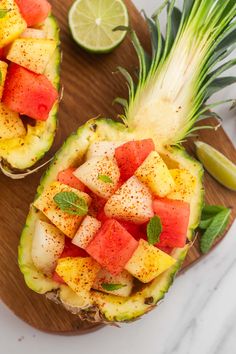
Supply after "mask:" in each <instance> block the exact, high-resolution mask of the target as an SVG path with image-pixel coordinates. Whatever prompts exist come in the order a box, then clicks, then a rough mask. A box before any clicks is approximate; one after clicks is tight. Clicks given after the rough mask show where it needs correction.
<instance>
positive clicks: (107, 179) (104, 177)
mask: <svg viewBox="0 0 236 354" xmlns="http://www.w3.org/2000/svg"><path fill="white" fill-rule="evenodd" d="M98 179H99V180H100V181H102V182H104V183H113V182H112V179H111V178H110V177H109V176H107V175H98Z"/></svg>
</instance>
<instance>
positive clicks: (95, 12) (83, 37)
mask: <svg viewBox="0 0 236 354" xmlns="http://www.w3.org/2000/svg"><path fill="white" fill-rule="evenodd" d="M128 24H129V16H128V11H127V8H126V6H125V4H124V3H123V1H122V0H76V1H75V2H74V3H73V5H72V6H71V8H70V11H69V26H70V30H71V33H72V36H73V38H74V40H75V41H76V42H77V43H78V44H79V45H80V46H81V47H83V48H84V49H86V50H88V51H90V52H95V53H108V52H110V51H112V50H113V49H114V48H115V47H117V46H118V45H119V44H120V43H121V42H122V40H123V39H124V38H125V35H126V31H113V30H114V28H116V27H118V26H128Z"/></svg>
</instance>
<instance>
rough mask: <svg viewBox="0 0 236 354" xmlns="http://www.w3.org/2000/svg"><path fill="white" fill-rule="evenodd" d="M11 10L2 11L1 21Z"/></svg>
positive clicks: (0, 13) (0, 12)
mask: <svg viewBox="0 0 236 354" xmlns="http://www.w3.org/2000/svg"><path fill="white" fill-rule="evenodd" d="M9 11H10V10H7V9H0V19H1V18H4V17H5V16H6V15H7V13H8V12H9Z"/></svg>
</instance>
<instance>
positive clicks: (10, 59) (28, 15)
mask: <svg viewBox="0 0 236 354" xmlns="http://www.w3.org/2000/svg"><path fill="white" fill-rule="evenodd" d="M0 8H1V9H0V10H1V16H0V160H1V159H2V160H3V161H4V162H5V163H6V164H7V165H8V166H11V167H12V168H13V169H14V168H15V169H19V170H21V169H22V170H23V169H26V168H28V167H30V166H31V165H33V164H34V163H35V162H36V161H37V160H38V159H39V158H40V157H42V155H43V153H44V152H46V151H47V150H48V149H49V147H50V146H51V144H52V141H53V138H52V137H53V135H54V133H55V127H56V125H55V122H54V119H55V118H54V116H55V113H56V110H57V104H58V98H59V93H58V89H59V87H58V84H59V81H58V80H59V79H58V72H57V69H56V68H57V65H58V64H57V63H58V56H59V49H58V44H59V39H58V28H57V25H56V23H55V20H54V18H53V17H52V16H51V15H50V13H51V5H50V4H49V2H48V1H47V0H2V1H1V4H0ZM47 120H48V122H47Z"/></svg>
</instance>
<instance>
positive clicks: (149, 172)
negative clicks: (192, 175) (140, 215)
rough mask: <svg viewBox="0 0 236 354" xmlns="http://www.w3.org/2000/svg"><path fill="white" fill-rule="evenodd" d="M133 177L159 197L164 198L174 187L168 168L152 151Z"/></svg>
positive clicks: (155, 152) (156, 153)
mask: <svg viewBox="0 0 236 354" xmlns="http://www.w3.org/2000/svg"><path fill="white" fill-rule="evenodd" d="M135 176H136V177H137V178H138V179H139V180H140V181H141V182H143V183H144V184H145V185H146V186H147V187H148V188H150V190H151V192H152V193H153V194H155V195H156V196H159V197H165V196H166V195H167V194H169V193H170V192H171V191H172V190H173V188H174V186H175V183H174V180H173V177H172V176H171V173H170V171H169V170H168V167H167V166H166V164H165V162H164V161H163V160H162V158H161V156H160V155H159V154H158V152H157V151H152V152H151V153H150V154H149V155H148V157H147V158H146V160H145V161H144V162H143V163H142V165H141V166H140V167H139V168H138V169H137V171H136V172H135Z"/></svg>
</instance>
